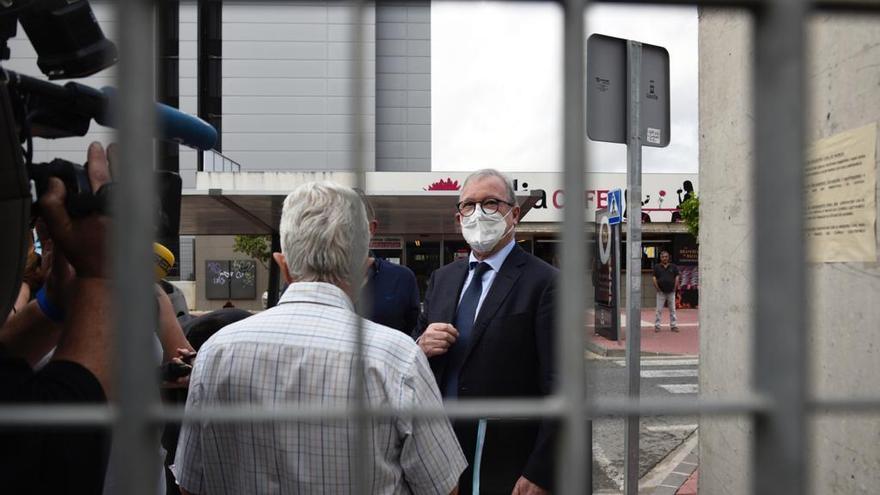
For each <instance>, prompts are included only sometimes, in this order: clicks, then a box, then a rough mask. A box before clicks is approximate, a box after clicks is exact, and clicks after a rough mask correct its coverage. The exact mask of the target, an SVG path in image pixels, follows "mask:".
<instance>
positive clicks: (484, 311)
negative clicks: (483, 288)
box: [464, 246, 526, 363]
mask: <svg viewBox="0 0 880 495" xmlns="http://www.w3.org/2000/svg"><path fill="white" fill-rule="evenodd" d="M525 262H526V258H525V252H524V251H523V250H522V249H520V247H519V246H515V247H514V248H513V251H511V252H510V254H509V255H507V259H506V260H504V264H503V265H501V270H499V271H498V274H497V275H495V280H494V281H492V287H490V288H489V293H488V294H486V299H485V300H483V305H482V306H480V311H479V313H477V319H476V321H474V327H473V329H472V330H471V332H472V334H471V341H470V344H469V345H468V348H467V351H465V355H464V363H467V360H468V358H469V357H470V355H471V352H472V351H473V350H474V347H476V345H477V343H478V342H479V341H480V338H482V336H483V334H484V333H485V332H486V327H488V326H489V322H490V321H492V318H493V317H494V316H495V313H497V312H498V309H499V308H501V304H502V303H504V300H505V299H507V295H508V294H509V293H510V291H511V289H513V286H514V285H516V281H517V280H518V279H519V277H520V275H521V274H522V266H523V265H524V264H525Z"/></svg>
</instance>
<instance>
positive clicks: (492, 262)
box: [458, 239, 516, 320]
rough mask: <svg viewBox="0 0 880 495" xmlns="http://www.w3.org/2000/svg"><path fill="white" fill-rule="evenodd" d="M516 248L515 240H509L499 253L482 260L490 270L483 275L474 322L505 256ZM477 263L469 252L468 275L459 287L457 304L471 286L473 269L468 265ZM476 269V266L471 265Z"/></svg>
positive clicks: (475, 258) (472, 253)
mask: <svg viewBox="0 0 880 495" xmlns="http://www.w3.org/2000/svg"><path fill="white" fill-rule="evenodd" d="M515 247H516V240H514V239H511V240H510V242H508V243H507V245H506V246H504V247H503V248H501V250H500V251H498V252H497V253H495V254H493V255H492V256H490V257H488V258H486V259H484V260H483V262H484V263H488V264H489V266H490V267H491V268H492V269H491V270H486V271H485V272H484V273H483V292H481V293H480V302H478V303H477V311H476V312H475V313H474V320H476V318H477V315H479V314H480V308H482V307H483V301H485V300H486V294H488V293H489V289H490V288H491V287H492V282H494V281H495V275H497V274H498V270H501V265H503V264H504V260H506V259H507V255H508V254H510V252H511V251H513V248H515ZM475 261H476V262H479V261H480V260H478V259H477V257H476V256H474V252H473V251H471V255H470V257H469V258H468V275H467V278H466V279H465V280H464V285H463V286H462V287H461V293H460V294H459V295H458V302H459V304H461V298H462V297H464V292H465V291H466V290H467V288H468V286H469V285H471V279H473V278H474V270H475V268H470V264H471V263H473V262H475ZM473 266H474V267H476V266H477V265H473Z"/></svg>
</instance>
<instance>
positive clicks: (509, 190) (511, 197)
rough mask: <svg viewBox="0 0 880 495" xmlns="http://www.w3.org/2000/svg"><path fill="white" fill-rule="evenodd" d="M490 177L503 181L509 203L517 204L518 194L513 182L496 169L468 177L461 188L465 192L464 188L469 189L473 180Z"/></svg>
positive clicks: (478, 172) (478, 171)
mask: <svg viewBox="0 0 880 495" xmlns="http://www.w3.org/2000/svg"><path fill="white" fill-rule="evenodd" d="M489 177H496V178H498V179H501V182H503V183H504V186H505V187H506V188H507V202H508V203H513V204H516V193H515V192H514V190H513V182H512V181H511V180H510V178H509V177H507V176H506V175H504V174H503V173H501V172H499V171H498V170H495V169H494V168H484V169H480V170H477V171H476V172H474V173H472V174H471V175H468V176H467V179H465V180H464V184H462V186H461V190H462V191H464V188H465V187H467V185H468V183H469V182H470V181H472V180H478V179H488V178H489Z"/></svg>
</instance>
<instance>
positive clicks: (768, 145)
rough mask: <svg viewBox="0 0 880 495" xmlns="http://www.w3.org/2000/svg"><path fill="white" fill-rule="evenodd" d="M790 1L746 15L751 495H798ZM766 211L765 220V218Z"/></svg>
mask: <svg viewBox="0 0 880 495" xmlns="http://www.w3.org/2000/svg"><path fill="white" fill-rule="evenodd" d="M805 21H806V11H805V4H804V2H802V1H800V0H777V1H772V2H767V3H765V5H764V6H763V8H761V9H758V10H757V11H756V12H755V33H754V35H755V38H754V41H755V46H754V53H755V59H754V86H753V94H754V105H755V106H754V111H755V117H756V118H755V160H754V164H753V169H754V173H753V175H752V177H753V180H754V188H753V191H755V199H754V201H755V208H754V212H755V215H754V217H753V218H754V225H755V244H754V248H755V263H754V267H755V268H754V270H755V271H754V274H755V279H754V280H755V284H754V305H755V312H754V314H753V317H754V339H755V342H757V341H758V340H759V339H760V341H761V345H755V346H754V348H753V349H754V356H755V359H754V362H753V364H754V377H755V390H756V392H757V393H759V394H764V395H766V396H769V397H773V398H774V402H773V407H772V408H771V409H770V410H769V411H766V412H765V413H764V414H757V415H755V418H754V420H755V441H754V451H753V467H754V476H753V479H752V482H753V493H756V494H758V495H764V494H766V495H770V494H773V495H786V494H791V495H795V494H803V493H806V492H807V486H806V485H807V484H806V455H807V448H808V444H807V441H806V436H807V435H806V433H807V429H806V414H805V407H804V406H805V403H806V388H807V387H806V383H807V376H806V371H807V368H806V364H805V363H806V329H807V324H806V317H805V316H804V313H805V311H804V308H806V307H807V306H806V305H805V302H806V297H805V287H806V283H805V282H806V275H805V272H806V267H805V262H804V260H805V257H804V256H805V255H804V239H803V223H804V220H803V215H804V214H803V211H804V210H803V197H804V192H803V164H804V161H803V157H804V150H803V149H804V138H803V122H804V117H805V115H806V114H805V112H804V105H805V102H806V99H805V88H806V84H805V83H804V76H805V71H804V58H805V57H804V55H805V44H804V30H805V27H804V24H805ZM771 210H772V211H773V215H765V214H764V213H765V212H768V211H771Z"/></svg>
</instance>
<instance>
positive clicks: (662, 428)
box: [645, 424, 698, 433]
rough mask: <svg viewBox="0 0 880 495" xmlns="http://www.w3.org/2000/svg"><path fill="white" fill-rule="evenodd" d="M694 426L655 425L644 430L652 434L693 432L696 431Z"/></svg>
mask: <svg viewBox="0 0 880 495" xmlns="http://www.w3.org/2000/svg"><path fill="white" fill-rule="evenodd" d="M697 426H698V425H696V424H689V425H655V426H646V427H645V429H646V430H648V431H650V432H652V433H667V432H673V431H693V430H696V429H697Z"/></svg>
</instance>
